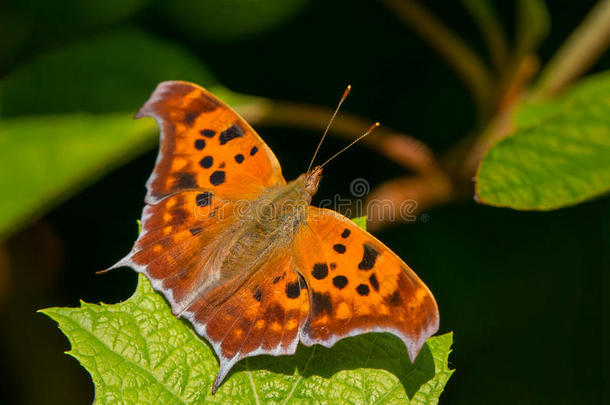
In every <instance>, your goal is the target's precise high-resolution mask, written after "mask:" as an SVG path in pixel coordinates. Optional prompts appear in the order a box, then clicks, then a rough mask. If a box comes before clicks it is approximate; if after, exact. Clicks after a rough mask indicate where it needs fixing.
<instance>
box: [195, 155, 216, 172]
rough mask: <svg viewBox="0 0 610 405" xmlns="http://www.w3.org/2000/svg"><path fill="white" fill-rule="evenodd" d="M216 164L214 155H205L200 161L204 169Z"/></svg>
mask: <svg viewBox="0 0 610 405" xmlns="http://www.w3.org/2000/svg"><path fill="white" fill-rule="evenodd" d="M213 164H214V158H213V157H212V156H205V157H204V158H203V159H201V160H200V161H199V165H200V166H201V167H203V168H204V169H209V168H210V167H212V165H213Z"/></svg>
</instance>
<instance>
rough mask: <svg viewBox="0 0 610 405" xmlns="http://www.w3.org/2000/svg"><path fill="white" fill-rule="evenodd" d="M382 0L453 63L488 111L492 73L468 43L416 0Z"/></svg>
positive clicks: (479, 102)
mask: <svg viewBox="0 0 610 405" xmlns="http://www.w3.org/2000/svg"><path fill="white" fill-rule="evenodd" d="M382 1H383V3H385V5H386V6H387V7H388V8H389V9H390V10H392V11H394V12H395V13H396V15H397V16H398V17H399V18H400V19H401V20H402V21H403V22H405V23H406V24H408V25H409V26H410V27H411V28H413V30H414V31H415V32H417V33H418V34H419V35H420V36H421V37H422V38H423V39H424V40H425V41H427V42H428V44H429V45H430V46H431V47H432V48H434V49H435V50H436V52H437V53H438V54H439V55H440V56H441V57H443V58H444V59H445V60H446V61H447V62H448V63H449V64H450V65H451V66H452V67H453V69H454V70H455V71H456V72H457V74H458V75H459V76H460V78H461V79H462V81H463V82H464V83H465V84H466V85H467V86H468V88H469V89H470V91H471V93H472V95H473V97H474V99H475V101H476V103H477V105H478V107H479V109H480V111H483V112H486V111H487V110H488V108H489V100H490V97H491V93H492V80H491V76H490V73H489V71H488V69H487V67H486V66H485V64H484V63H483V61H482V60H481V59H480V58H479V57H478V56H477V55H476V53H475V52H474V51H473V50H472V49H471V48H470V47H469V46H468V44H466V43H465V42H464V41H463V40H462V39H461V38H460V37H459V36H458V35H457V34H456V33H455V32H453V31H452V30H451V29H449V28H448V27H447V26H446V25H444V24H443V23H442V22H441V21H440V20H439V19H438V18H436V17H435V16H434V15H433V14H431V13H430V12H429V11H428V10H426V9H425V8H423V7H422V6H421V5H419V4H418V3H417V2H416V1H414V0H382Z"/></svg>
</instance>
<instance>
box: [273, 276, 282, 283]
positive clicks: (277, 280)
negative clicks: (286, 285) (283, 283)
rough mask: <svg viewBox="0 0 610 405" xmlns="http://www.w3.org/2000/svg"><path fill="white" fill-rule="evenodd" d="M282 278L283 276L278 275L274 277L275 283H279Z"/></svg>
mask: <svg viewBox="0 0 610 405" xmlns="http://www.w3.org/2000/svg"><path fill="white" fill-rule="evenodd" d="M281 279H282V276H277V277H276V278H274V279H273V284H277V283H279V282H280V280H281Z"/></svg>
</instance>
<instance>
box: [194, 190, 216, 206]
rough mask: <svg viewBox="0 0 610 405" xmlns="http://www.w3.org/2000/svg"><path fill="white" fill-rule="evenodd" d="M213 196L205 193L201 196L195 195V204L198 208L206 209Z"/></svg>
mask: <svg viewBox="0 0 610 405" xmlns="http://www.w3.org/2000/svg"><path fill="white" fill-rule="evenodd" d="M212 196H213V194H212V193H210V192H208V191H205V192H203V193H201V194H197V197H195V203H196V204H197V205H198V206H200V207H206V206H208V205H210V200H211V199H212Z"/></svg>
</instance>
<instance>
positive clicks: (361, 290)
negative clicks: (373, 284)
mask: <svg viewBox="0 0 610 405" xmlns="http://www.w3.org/2000/svg"><path fill="white" fill-rule="evenodd" d="M356 291H357V292H358V294H360V295H362V296H363V297H365V296H367V295H369V292H370V289H369V286H368V285H366V284H359V285H358V287H356Z"/></svg>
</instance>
